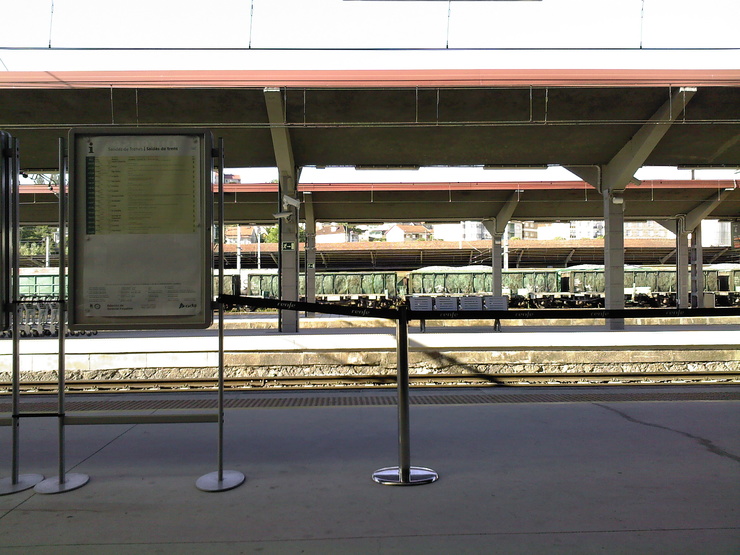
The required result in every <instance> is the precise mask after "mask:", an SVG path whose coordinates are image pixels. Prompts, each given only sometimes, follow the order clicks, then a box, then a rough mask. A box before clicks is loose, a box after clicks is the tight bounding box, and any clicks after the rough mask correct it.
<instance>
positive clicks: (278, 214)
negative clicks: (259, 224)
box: [272, 212, 293, 220]
mask: <svg viewBox="0 0 740 555" xmlns="http://www.w3.org/2000/svg"><path fill="white" fill-rule="evenodd" d="M292 215H293V213H292V212H276V213H275V214H273V215H272V217H273V218H275V219H278V220H288V219H290V217H291V216H292Z"/></svg>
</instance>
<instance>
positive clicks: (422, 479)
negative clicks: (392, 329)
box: [372, 305, 439, 486]
mask: <svg viewBox="0 0 740 555" xmlns="http://www.w3.org/2000/svg"><path fill="white" fill-rule="evenodd" d="M396 342H397V343H396V376H397V377H396V380H397V383H398V466H389V467H387V468H381V469H379V470H376V471H375V472H374V473H373V476H372V478H373V480H374V481H376V482H377V483H379V484H383V485H385V486H416V485H421V484H430V483H432V482H435V481H436V480H437V479H438V478H439V475H438V474H437V473H436V472H435V471H434V470H432V469H431V468H425V467H421V466H411V431H410V429H411V426H410V419H409V405H410V402H411V400H410V396H409V320H408V314H407V307H406V305H402V306H401V307H399V309H398V320H397V321H396Z"/></svg>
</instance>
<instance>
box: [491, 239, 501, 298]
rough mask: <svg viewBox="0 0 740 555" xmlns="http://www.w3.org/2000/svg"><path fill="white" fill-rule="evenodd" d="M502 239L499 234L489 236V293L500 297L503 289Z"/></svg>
mask: <svg viewBox="0 0 740 555" xmlns="http://www.w3.org/2000/svg"><path fill="white" fill-rule="evenodd" d="M503 237H504V236H503V234H501V233H494V234H492V235H491V243H492V247H491V267H492V275H491V293H492V294H493V295H496V296H501V294H502V291H501V290H502V287H503V278H502V273H503V272H502V270H503V245H502V240H503Z"/></svg>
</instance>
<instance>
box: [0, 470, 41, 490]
mask: <svg viewBox="0 0 740 555" xmlns="http://www.w3.org/2000/svg"><path fill="white" fill-rule="evenodd" d="M43 479H44V476H43V474H21V475H20V476H18V481H17V482H16V483H15V484H14V483H13V479H12V478H3V479H2V480H0V495H10V494H11V493H18V492H19V491H26V490H27V489H31V488H32V487H33V486H35V485H36V484H38V483H39V482H40V481H42V480H43Z"/></svg>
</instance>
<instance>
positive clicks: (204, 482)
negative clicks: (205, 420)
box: [195, 137, 246, 492]
mask: <svg viewBox="0 0 740 555" xmlns="http://www.w3.org/2000/svg"><path fill="white" fill-rule="evenodd" d="M218 157H219V163H218V230H219V231H218V297H219V298H218V469H217V470H216V471H215V472H211V473H209V474H205V475H203V476H201V477H200V478H198V480H196V482H195V487H197V488H198V489H199V490H202V491H210V492H217V491H226V490H230V489H233V488H235V487H237V486H240V485H241V484H242V483H243V482H244V480H245V479H246V478H245V476H244V474H242V473H241V472H239V471H237V470H226V471H225V470H224V305H223V302H221V296H222V295H223V294H224V220H225V215H224V140H223V138H222V137H219V139H218ZM209 271H211V270H209Z"/></svg>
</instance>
